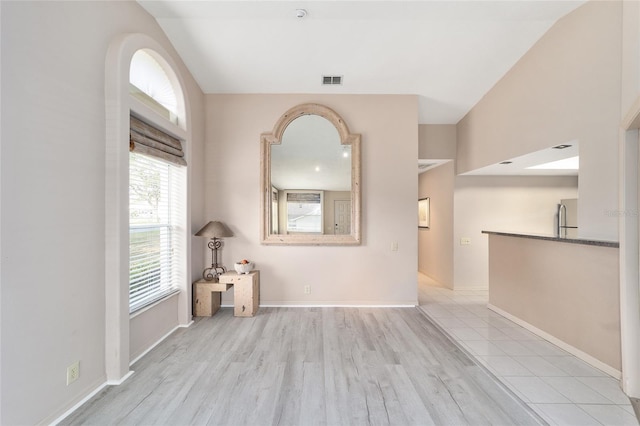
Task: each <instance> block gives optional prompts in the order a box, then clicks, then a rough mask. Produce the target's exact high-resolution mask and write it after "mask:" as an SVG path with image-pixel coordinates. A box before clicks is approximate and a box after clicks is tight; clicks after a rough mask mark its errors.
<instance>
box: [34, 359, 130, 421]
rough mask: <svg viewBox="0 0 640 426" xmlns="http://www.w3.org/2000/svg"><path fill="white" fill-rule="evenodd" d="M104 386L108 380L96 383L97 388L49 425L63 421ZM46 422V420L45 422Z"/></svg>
mask: <svg viewBox="0 0 640 426" xmlns="http://www.w3.org/2000/svg"><path fill="white" fill-rule="evenodd" d="M129 373H133V371H130V372H129ZM129 375H130V374H127V375H126V376H125V377H129ZM106 386H108V382H104V383H102V384H100V385H98V387H97V388H95V389H94V390H93V391H91V392H90V393H89V394H88V395H87V396H85V397H84V398H82V399H81V400H80V401H78V402H77V403H76V404H75V405H74V406H73V407H71V408H69V409H68V410H67V411H65V412H64V413H63V414H62V415H61V416H60V417H58V418H57V419H55V420H54V421H52V422H51V423H49V424H50V425H51V426H54V425H57V424H58V423H60V422H61V421H63V420H64V419H66V418H67V417H69V416H70V415H71V414H72V413H73V412H74V411H76V410H77V409H78V408H80V406H82V404H84V403H85V402H87V401H88V400H90V399H91V398H93V397H94V396H96V395H97V394H98V392H100V391H101V390H102V389H104V388H105V387H106ZM45 423H46V422H45Z"/></svg>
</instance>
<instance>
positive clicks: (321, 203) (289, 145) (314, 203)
mask: <svg viewBox="0 0 640 426" xmlns="http://www.w3.org/2000/svg"><path fill="white" fill-rule="evenodd" d="M260 143H261V144H262V164H261V166H262V182H261V183H262V190H261V192H262V195H261V201H262V202H261V210H262V212H261V214H262V222H261V223H262V227H261V228H262V229H261V231H262V243H263V244H280V245H287V244H290V245H295V244H297V245H357V244H360V135H357V134H351V133H349V129H348V128H347V125H346V123H345V122H344V121H343V120H342V118H340V116H339V115H338V114H337V113H336V112H335V111H333V110H331V109H330V108H327V107H325V106H323V105H319V104H302V105H298V106H296V107H293V108H291V109H290V110H289V111H287V112H285V113H284V114H283V115H282V117H280V119H279V120H278V122H277V123H276V125H275V126H274V128H273V132H272V133H263V134H262V135H261V138H260Z"/></svg>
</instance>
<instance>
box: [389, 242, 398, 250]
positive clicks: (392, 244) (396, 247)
mask: <svg viewBox="0 0 640 426" xmlns="http://www.w3.org/2000/svg"><path fill="white" fill-rule="evenodd" d="M391 251H398V243H397V242H395V241H394V242H393V243H391Z"/></svg>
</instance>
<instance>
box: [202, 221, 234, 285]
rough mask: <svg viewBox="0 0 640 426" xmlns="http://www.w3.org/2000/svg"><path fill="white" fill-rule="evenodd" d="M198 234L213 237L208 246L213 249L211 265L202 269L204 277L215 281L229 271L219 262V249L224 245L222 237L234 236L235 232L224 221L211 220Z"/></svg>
mask: <svg viewBox="0 0 640 426" xmlns="http://www.w3.org/2000/svg"><path fill="white" fill-rule="evenodd" d="M196 236H198V237H208V238H211V241H209V244H207V246H208V247H209V248H210V249H211V267H209V268H206V269H205V270H204V271H202V278H204V279H205V280H207V281H213V280H214V279H215V278H217V276H218V275H220V274H224V273H225V272H227V270H226V269H225V267H224V266H222V265H219V264H218V249H219V248H220V247H222V240H221V238H225V237H233V232H231V230H230V229H229V228H227V225H225V224H224V223H222V222H217V221H211V222H209V223H207V224H206V225H205V226H204V227H202V229H200V230H199V231H198V232H197V233H196Z"/></svg>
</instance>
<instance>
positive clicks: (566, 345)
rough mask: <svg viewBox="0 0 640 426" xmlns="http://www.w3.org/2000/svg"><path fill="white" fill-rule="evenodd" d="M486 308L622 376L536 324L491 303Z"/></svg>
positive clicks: (616, 376)
mask: <svg viewBox="0 0 640 426" xmlns="http://www.w3.org/2000/svg"><path fill="white" fill-rule="evenodd" d="M487 308H489V309H491V310H492V311H493V312H495V313H497V314H499V315H502V316H503V317H505V318H507V319H508V320H510V321H513V322H515V323H516V324H518V325H519V326H521V327H524V328H526V329H527V330H529V331H530V332H532V333H533V334H535V335H537V336H540V337H542V338H543V339H544V340H547V341H549V342H551V343H553V344H554V345H556V346H558V347H559V348H560V349H563V350H565V351H567V352H569V353H570V354H571V355H573V356H575V357H577V358H580V359H581V360H582V361H584V362H586V363H587V364H589V365H591V366H592V367H595V368H597V369H598V370H600V371H602V372H604V373H607V374H608V375H610V376H611V377H613V378H615V379H618V380H620V378H621V377H622V373H621V372H620V371H618V370H616V369H615V368H613V367H611V366H610V365H607V364H605V363H604V362H602V361H600V360H599V359H596V358H594V357H592V356H591V355H589V354H588V353H586V352H583V351H581V350H580V349H578V348H576V347H574V346H571V345H570V344H568V343H566V342H563V341H562V340H560V339H558V338H557V337H555V336H552V335H551V334H549V333H547V332H546V331H543V330H540V329H539V328H537V327H536V326H533V325H531V324H529V323H528V322H526V321H523V320H521V319H520V318H518V317H515V316H513V315H511V314H510V313H508V312H506V311H503V310H502V309H500V308H498V307H497V306H494V305H492V304H490V303H489V304H487Z"/></svg>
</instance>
